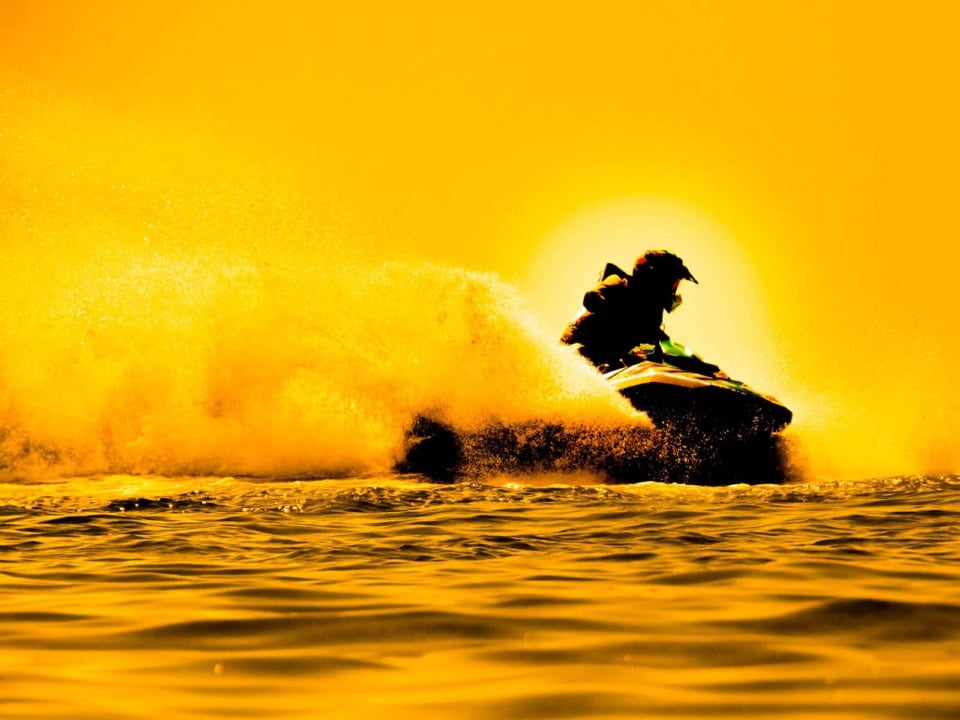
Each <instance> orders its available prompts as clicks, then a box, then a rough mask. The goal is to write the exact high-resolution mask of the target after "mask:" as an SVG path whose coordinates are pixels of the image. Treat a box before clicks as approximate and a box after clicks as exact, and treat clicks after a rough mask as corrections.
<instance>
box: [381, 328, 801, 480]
mask: <svg viewBox="0 0 960 720" xmlns="http://www.w3.org/2000/svg"><path fill="white" fill-rule="evenodd" d="M604 378H605V379H606V381H607V382H608V383H609V384H610V386H611V388H613V389H615V390H617V391H618V392H619V393H621V394H622V395H623V396H624V397H625V398H627V399H628V400H629V401H630V403H631V404H632V405H633V407H634V408H635V409H636V410H637V411H638V412H637V418H636V419H635V421H634V422H629V423H625V424H623V425H622V426H615V427H609V426H604V427H598V426H596V425H591V424H587V423H584V424H577V423H554V422H541V421H530V422H524V423H513V424H499V423H494V424H491V425H489V426H487V427H484V428H481V429H480V430H469V431H464V430H458V429H457V428H455V427H453V426H452V425H450V424H448V423H446V422H445V421H444V420H443V418H442V416H439V415H431V414H428V413H425V414H422V415H420V416H418V417H417V418H416V419H415V420H414V422H413V424H412V426H411V427H410V428H409V430H408V432H407V435H406V441H405V446H404V451H403V457H402V458H401V460H400V461H399V462H398V463H397V466H396V469H397V470H398V471H400V472H409V473H417V474H420V475H424V476H426V477H427V478H429V479H430V480H433V481H439V482H450V481H455V480H458V479H463V478H478V477H479V478H482V477H484V476H492V475H504V474H524V473H578V472H591V473H596V474H598V475H600V476H601V477H602V478H603V480H604V481H606V482H614V483H626V482H644V481H658V482H681V483H689V484H698V485H729V484H734V483H782V482H785V481H786V480H788V479H789V478H790V477H791V476H792V474H793V471H792V468H791V467H790V464H789V462H788V460H789V457H788V455H789V454H788V452H787V448H786V444H785V440H784V438H783V437H782V436H781V434H780V433H781V431H783V430H784V429H785V428H786V427H787V426H788V425H789V423H790V421H791V420H792V417H793V413H792V412H791V411H790V410H789V409H788V408H787V407H786V406H784V405H783V404H782V403H781V402H779V401H778V400H776V399H775V398H773V397H770V396H769V395H764V394H762V393H760V392H758V391H756V390H754V389H753V388H751V387H750V386H749V385H747V384H745V383H743V382H740V381H737V380H733V379H731V378H730V377H728V376H727V375H726V373H724V372H723V371H722V370H720V368H719V367H717V366H716V365H712V364H710V363H707V362H705V361H704V360H702V359H701V358H699V357H697V356H696V355H694V354H693V353H691V352H689V351H688V350H687V349H686V348H685V347H684V346H682V345H680V344H679V343H675V342H673V341H671V340H662V341H661V342H660V343H659V345H658V346H641V347H640V348H636V349H635V350H633V351H632V352H631V353H630V354H629V356H628V357H626V358H624V359H623V364H622V367H618V368H615V369H612V370H608V371H607V372H606V373H605V374H604ZM641 414H642V415H641ZM642 416H646V418H648V419H649V421H650V422H645V421H644V420H643V417H642Z"/></svg>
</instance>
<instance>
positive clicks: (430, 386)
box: [0, 95, 628, 478]
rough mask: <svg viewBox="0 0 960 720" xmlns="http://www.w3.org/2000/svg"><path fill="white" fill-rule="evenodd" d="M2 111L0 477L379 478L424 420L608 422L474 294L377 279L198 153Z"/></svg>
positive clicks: (569, 365) (495, 300) (526, 320)
mask: <svg viewBox="0 0 960 720" xmlns="http://www.w3.org/2000/svg"><path fill="white" fill-rule="evenodd" d="M8 99H9V95H8ZM18 109H19V111H20V112H19V113H18V114H16V115H11V116H10V117H7V118H6V121H7V123H6V127H7V128H8V129H7V131H6V132H5V133H4V134H3V135H2V136H0V150H2V151H3V152H2V154H0V156H2V157H4V159H5V172H4V174H3V182H2V185H0V190H2V193H0V200H2V204H3V210H4V214H3V218H2V220H0V230H2V232H3V236H4V238H5V240H6V247H5V257H6V260H5V278H6V280H5V282H4V283H3V284H2V286H0V346H2V347H3V352H2V353H0V468H2V471H3V473H4V474H5V475H7V476H16V477H22V478H33V477H45V476H48V475H50V474H54V475H63V474H89V473H109V472H122V473H156V474H162V475H178V474H216V475H263V476H277V475H285V476H289V475H314V476H315V475H321V476H330V475H343V474H352V473H364V472H376V471H379V470H382V469H384V468H387V467H389V466H390V465H391V464H392V463H393V462H394V461H395V460H396V459H397V454H398V453H399V452H400V448H401V447H402V440H403V433H404V431H405V430H406V428H408V427H409V426H410V424H411V422H412V420H413V418H414V416H415V415H416V414H418V413H421V412H426V411H429V412H430V413H432V414H433V415H435V416H437V417H441V418H444V419H445V420H449V421H451V422H455V423H457V424H458V425H459V426H462V427H467V428H469V427H476V426H478V425H479V424H482V423H484V422H489V421H491V420H495V421H502V422H513V421H522V420H523V419H526V418H532V417H556V418H561V419H562V418H563V417H574V416H576V417H578V418H580V419H583V418H584V417H586V418H596V419H597V420H598V421H601V422H602V421H603V419H604V418H606V419H607V421H609V422H613V421H614V420H615V418H617V417H622V416H623V414H624V413H626V412H628V411H627V409H626V407H625V404H624V403H623V402H622V401H621V400H619V399H618V398H616V397H614V396H612V394H611V393H610V391H609V390H608V389H607V388H606V387H605V386H603V384H602V381H600V380H599V379H598V378H597V377H596V376H595V374H594V373H592V372H590V371H589V370H588V369H587V368H586V367H584V366H583V365H582V363H580V362H578V361H577V360H576V359H575V358H572V357H569V356H568V355H567V354H566V353H565V352H564V351H563V350H562V349H561V348H559V347H557V346H556V342H555V341H554V339H552V338H547V337H546V336H545V335H544V333H543V332H542V331H541V330H540V329H539V327H538V326H537V323H536V322H535V321H534V319H533V317H532V315H531V314H530V312H529V311H528V309H527V308H526V307H525V303H524V300H523V298H522V297H521V296H520V295H519V293H518V292H517V291H516V290H515V289H514V288H513V287H511V286H509V285H508V284H506V283H505V282H503V281H502V280H501V279H499V278H498V277H496V276H494V275H484V274H478V273H471V272H467V271H465V270H461V269H457V268H450V267H443V266H439V265H429V264H424V263H403V262H391V261H387V262H384V261H383V260H382V259H381V260H378V261H376V262H373V261H371V260H370V259H369V256H367V255H365V254H364V252H362V251H359V250H358V249H357V248H356V247H355V243H354V242H352V239H351V237H350V235H349V231H346V230H342V229H331V224H330V222H329V221H324V220H322V219H320V218H318V216H317V214H316V213H315V212H313V211H312V210H311V209H310V208H307V207H304V206H303V203H300V202H297V201H295V200H293V199H292V198H293V197H295V196H294V194H293V193H291V192H289V191H288V190H286V189H285V188H284V186H283V183H281V182H279V181H278V178H277V176H276V174H273V173H269V172H265V170H264V168H263V167H262V166H257V165H256V164H254V163H252V162H249V163H245V162H244V161H243V160H242V159H238V158H236V157H233V156H228V154H227V152H226V151H225V150H223V149H220V150H218V149H217V147H216V146H215V145H206V146H203V147H200V146H199V145H198V144H194V145H191V144H190V143H189V142H188V141H185V140H181V139H179V138H178V139H171V138H169V137H167V136H165V135H163V134H162V133H161V134H158V133H157V132H156V129H155V128H153V129H151V130H150V132H149V133H148V134H144V131H140V130H137V129H136V128H133V127H130V126H121V125H118V124H117V122H116V121H115V120H111V119H109V118H104V117H102V116H100V115H97V113H96V112H95V110H93V109H91V108H78V107H70V108H68V109H67V110H64V109H63V108H62V107H60V106H59V105H58V106H56V108H54V109H58V110H59V111H58V112H51V107H50V105H49V102H48V101H39V100H36V99H34V101H32V102H26V103H24V102H20V103H19V105H18ZM197 158H200V159H201V160H202V162H198V160H197Z"/></svg>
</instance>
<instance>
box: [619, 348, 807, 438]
mask: <svg viewBox="0 0 960 720" xmlns="http://www.w3.org/2000/svg"><path fill="white" fill-rule="evenodd" d="M604 378H605V379H606V381H607V382H608V383H610V385H611V387H613V388H614V389H615V390H617V391H618V392H619V393H620V394H621V395H623V396H624V397H626V398H627V399H628V400H629V401H630V404H631V405H633V407H634V408H636V409H637V410H638V411H640V412H644V413H646V414H647V416H648V417H649V418H650V420H652V421H653V423H654V424H655V425H656V426H658V427H660V428H674V429H685V430H687V431H691V432H700V433H704V434H708V433H718V432H722V433H734V434H738V435H770V434H772V433H776V432H779V431H781V430H783V429H784V428H786V427H787V425H789V424H790V421H791V420H792V419H793V413H792V412H791V411H790V410H789V409H788V408H787V407H786V406H785V405H783V403H781V402H780V401H779V400H777V399H776V398H774V397H771V396H770V395H764V394H763V393H760V392H758V391H756V390H754V389H753V388H751V387H750V386H749V385H747V384H746V383H743V382H740V381H738V380H733V379H732V378H730V377H729V376H728V375H727V374H726V373H724V372H723V371H722V370H720V368H719V367H717V366H716V365H711V364H710V363H707V362H705V361H704V360H702V359H701V358H700V357H698V356H697V355H695V354H694V353H693V352H692V351H690V350H688V349H687V348H686V347H685V346H683V345H681V344H680V343H677V342H674V341H672V340H670V339H664V340H661V341H660V342H659V345H657V346H652V345H645V346H640V347H639V348H635V349H634V350H632V351H631V353H630V354H629V356H628V358H626V359H625V360H624V362H623V365H622V367H619V368H617V369H614V370H609V371H608V372H606V373H605V374H604Z"/></svg>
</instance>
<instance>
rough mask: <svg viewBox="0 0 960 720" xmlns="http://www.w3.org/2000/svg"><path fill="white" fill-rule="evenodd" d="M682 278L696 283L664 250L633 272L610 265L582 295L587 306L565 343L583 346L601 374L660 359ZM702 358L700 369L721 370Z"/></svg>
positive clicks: (647, 255) (651, 253) (644, 258)
mask: <svg viewBox="0 0 960 720" xmlns="http://www.w3.org/2000/svg"><path fill="white" fill-rule="evenodd" d="M682 280H689V281H691V282H693V283H697V279H696V278H695V277H694V276H693V274H692V273H691V272H690V270H688V269H687V267H686V265H684V264H683V260H681V259H680V258H679V257H677V256H676V255H674V254H673V253H670V252H667V251H666V250H650V251H647V252H645V253H644V254H643V255H641V256H640V257H639V258H637V261H636V264H635V265H634V266H633V273H632V274H630V275H628V274H627V273H626V272H624V271H623V270H621V269H620V268H619V267H617V266H616V265H614V264H613V263H607V266H606V267H605V268H604V271H603V273H602V274H601V277H600V284H599V285H597V286H596V287H595V288H593V289H592V290H590V291H588V292H587V293H586V294H585V295H584V296H583V307H584V309H583V310H582V311H581V312H580V314H579V315H577V316H576V317H575V318H574V319H573V320H572V321H571V322H570V324H569V325H568V326H567V329H566V331H565V332H564V333H563V336H562V337H561V338H560V340H561V342H563V343H565V344H567V345H574V346H579V347H578V351H579V352H580V354H581V355H582V356H583V357H584V358H586V359H587V360H589V361H590V362H591V363H593V365H594V366H596V367H597V369H598V370H600V372H608V371H610V370H614V369H616V368H620V367H623V366H625V365H631V364H634V363H637V362H640V361H642V360H654V361H659V360H660V359H661V358H660V343H661V341H669V337H668V336H667V334H666V333H665V332H664V331H663V312H664V311H667V312H668V313H670V312H673V311H674V310H676V309H677V308H678V307H679V306H680V303H681V302H682V300H683V299H682V298H681V296H680V295H679V294H677V289H678V288H679V286H680V282H681V281H682ZM697 284H699V283H697ZM698 362H699V363H700V366H699V367H697V370H698V371H700V372H704V373H705V374H710V375H712V374H714V373H716V372H719V368H718V367H717V366H715V365H709V364H707V363H703V361H699V360H698Z"/></svg>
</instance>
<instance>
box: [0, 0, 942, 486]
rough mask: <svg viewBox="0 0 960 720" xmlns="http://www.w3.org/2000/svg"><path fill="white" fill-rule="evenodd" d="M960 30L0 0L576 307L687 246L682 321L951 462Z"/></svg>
mask: <svg viewBox="0 0 960 720" xmlns="http://www.w3.org/2000/svg"><path fill="white" fill-rule="evenodd" d="M195 4H196V5H200V6H202V7H201V8H200V9H198V8H196V7H194V5H195ZM958 31H960V4H957V3H950V2H942V1H939V2H931V1H926V0H920V1H917V2H911V3H907V4H902V3H900V4H890V3H876V2H765V1H757V2H746V1H744V2H737V1H734V0H726V1H717V2H710V1H707V0H703V1H699V2H695V1H692V0H690V1H687V2H679V1H678V2H653V1H651V0H636V1H634V2H598V3H583V2H576V3H557V2H551V3H546V2H529V3H522V2H519V3H518V2H510V3H502V2H493V3H484V4H482V5H476V6H475V7H472V8H469V9H464V8H463V7H462V6H460V5H457V4H455V3H454V4H451V3H439V2H436V3H422V2H412V3H382V4H379V3H367V2H357V3H345V2H341V3H315V2H310V3H302V4H296V3H283V2H277V3H262V2H204V3H193V2H185V1H183V0H165V1H164V2H153V1H152V0H148V1H147V2H138V3H128V2H119V1H116V2H106V1H104V0H87V1H84V2H73V1H67V0H63V1H61V2H55V1H53V0H0V63H2V67H4V68H6V70H4V72H5V78H6V80H5V82H6V83H7V84H8V85H16V86H18V87H21V88H22V86H24V85H26V86H29V87H30V88H31V89H38V91H41V92H45V93H51V94H53V95H55V96H62V97H64V98H67V99H69V100H70V101H71V102H73V101H80V102H84V103H89V104H90V105H91V106H95V107H97V108H98V110H99V111H100V112H103V113H105V114H106V115H109V116H115V117H118V118H121V119H127V120H128V121H130V122H133V123H140V124H146V125H151V126H153V125H155V126H156V127H157V128H163V129H164V131H165V132H177V133H182V134H190V135H191V136H193V137H194V138H210V139H213V140H211V142H216V143H218V144H220V145H221V146H224V147H226V148H228V149H231V151H234V152H237V153H244V154H249V155H251V156H255V157H258V158H264V159H267V160H268V161H269V162H271V163H275V164H277V165H278V166H282V167H283V168H284V169H285V172H288V173H289V174H290V176H291V177H292V178H293V181H292V182H295V183H296V184H297V187H298V188H299V190H298V191H299V192H300V193H302V195H303V196H304V199H305V201H306V202H308V203H311V204H312V205H313V206H314V207H315V209H316V212H317V213H318V216H321V217H323V216H324V215H325V213H326V214H329V217H331V218H336V220H337V222H343V223H344V224H345V226H348V227H349V228H350V233H348V234H346V235H344V238H345V239H344V240H343V242H345V243H347V244H350V243H356V244H357V245H359V246H364V247H365V248H366V249H367V250H371V249H372V250H373V251H374V252H377V253H382V254H383V255H385V256H388V257H413V258H425V259H430V260H435V261H440V262H444V263H448V264H452V265H457V266H462V267H467V268H470V269H478V270H490V271H495V272H497V273H499V274H501V275H502V276H504V277H505V278H506V279H508V280H510V281H512V282H514V283H516V284H517V285H518V286H519V287H520V289H521V290H522V291H523V292H524V293H526V294H527V295H528V296H529V298H530V303H531V306H532V307H533V308H534V310H535V311H536V312H537V313H538V314H539V315H540V317H541V318H542V319H543V322H544V323H545V324H546V325H548V326H555V327H556V328H557V331H558V332H559V329H560V328H561V327H562V324H563V322H564V320H565V319H566V317H567V316H568V315H570V314H572V313H573V312H574V311H575V310H576V309H577V307H578V305H579V299H580V296H581V294H582V292H583V290H584V289H586V286H587V285H589V284H590V283H591V282H592V280H593V279H594V276H595V274H596V272H597V271H598V270H599V269H600V268H601V267H602V266H603V264H604V263H605V262H606V261H607V260H608V259H609V260H614V261H617V262H620V263H623V264H627V263H629V262H631V261H632V259H633V256H634V255H636V253H637V252H639V251H642V250H643V249H645V248H646V247H666V248H673V249H675V250H676V251H678V252H679V253H680V254H682V255H683V256H684V258H685V259H686V260H687V264H688V265H689V266H690V267H691V269H692V270H693V272H694V274H696V275H697V276H698V278H699V279H700V282H701V285H700V286H698V287H695V288H690V289H688V290H687V291H686V292H685V296H686V303H685V305H684V307H683V308H682V309H680V310H679V311H678V312H677V314H676V316H675V317H670V318H669V323H668V330H669V331H671V332H672V334H673V335H674V336H675V337H677V338H678V339H681V340H683V341H685V342H688V343H689V344H690V345H692V346H693V347H694V348H695V349H697V350H699V351H701V352H702V353H703V354H704V355H705V356H707V357H708V358H709V359H711V360H714V361H716V362H718V363H720V364H721V365H723V366H725V367H727V368H728V369H729V370H730V371H731V372H732V373H733V374H735V375H739V376H741V377H743V378H744V379H746V380H748V381H751V382H754V383H755V384H756V385H758V386H760V387H762V388H763V389H768V390H770V391H771V392H774V393H775V394H777V395H780V396H782V397H783V398H784V399H785V400H787V401H788V403H790V404H791V405H793V406H794V407H795V409H796V410H797V414H798V424H802V425H804V426H806V427H807V428H808V435H809V436H810V437H811V438H821V440H822V439H823V438H832V439H833V442H834V447H833V448H832V451H833V452H834V454H836V452H837V447H836V443H837V442H838V440H837V438H841V439H842V443H843V444H844V446H845V447H848V448H849V452H850V453H851V454H853V455H855V456H856V457H857V458H858V461H859V462H861V463H862V468H861V467H860V466H856V468H855V470H851V471H856V472H871V471H873V470H874V469H876V471H878V472H884V471H891V472H904V471H911V470H916V471H921V470H933V469H946V468H952V469H953V470H957V469H958V467H957V465H958V463H960V450H958V449H956V443H955V442H954V441H953V439H952V438H953V437H954V436H955V435H956V433H955V432H954V430H955V429H956V428H957V426H958V423H956V421H955V420H954V416H956V415H957V413H958V412H960V404H958V401H957V399H956V391H955V389H954V385H955V375H956V371H957V370H958V368H960V362H958V360H957V358H956V356H955V353H956V352H957V350H958V348H960V331H958V329H957V328H958V323H957V321H956V314H957V312H956V311H957V307H958V302H957V300H956V299H955V287H956V285H955V283H954V279H953V276H954V273H955V271H956V268H957V266H958V264H960V262H958V261H960V250H958V248H957V242H956V240H957V236H958V230H960V218H958V214H957V210H956V201H955V200H954V198H953V195H954V192H955V187H956V183H957V174H958V167H960V139H958V136H957V128H958V127H960V94H958V93H957V92H956V78H957V75H958V69H960V62H958V51H957V49H956V48H957V45H956V37H958ZM61 121H62V122H63V124H64V132H69V127H70V124H71V119H70V118H62V119H61ZM198 162H202V158H200V159H199V160H198ZM351 233H352V234H351ZM905 370H906V371H909V373H910V374H909V375H907V376H905V375H904V371H905ZM819 444H822V443H821V441H818V440H816V439H815V440H813V441H812V445H813V448H814V450H813V452H820V449H819ZM824 452H826V451H824ZM871 457H883V458H885V459H887V460H889V462H878V463H877V464H876V465H875V466H874V465H871V464H870V463H869V462H867V460H868V459H869V458H871ZM824 465H825V467H829V465H830V463H829V462H825V463H824ZM855 465H856V464H855V463H854V464H853V465H850V464H846V465H844V464H843V463H838V467H840V466H842V467H843V468H844V469H847V468H852V467H854V466H855Z"/></svg>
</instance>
